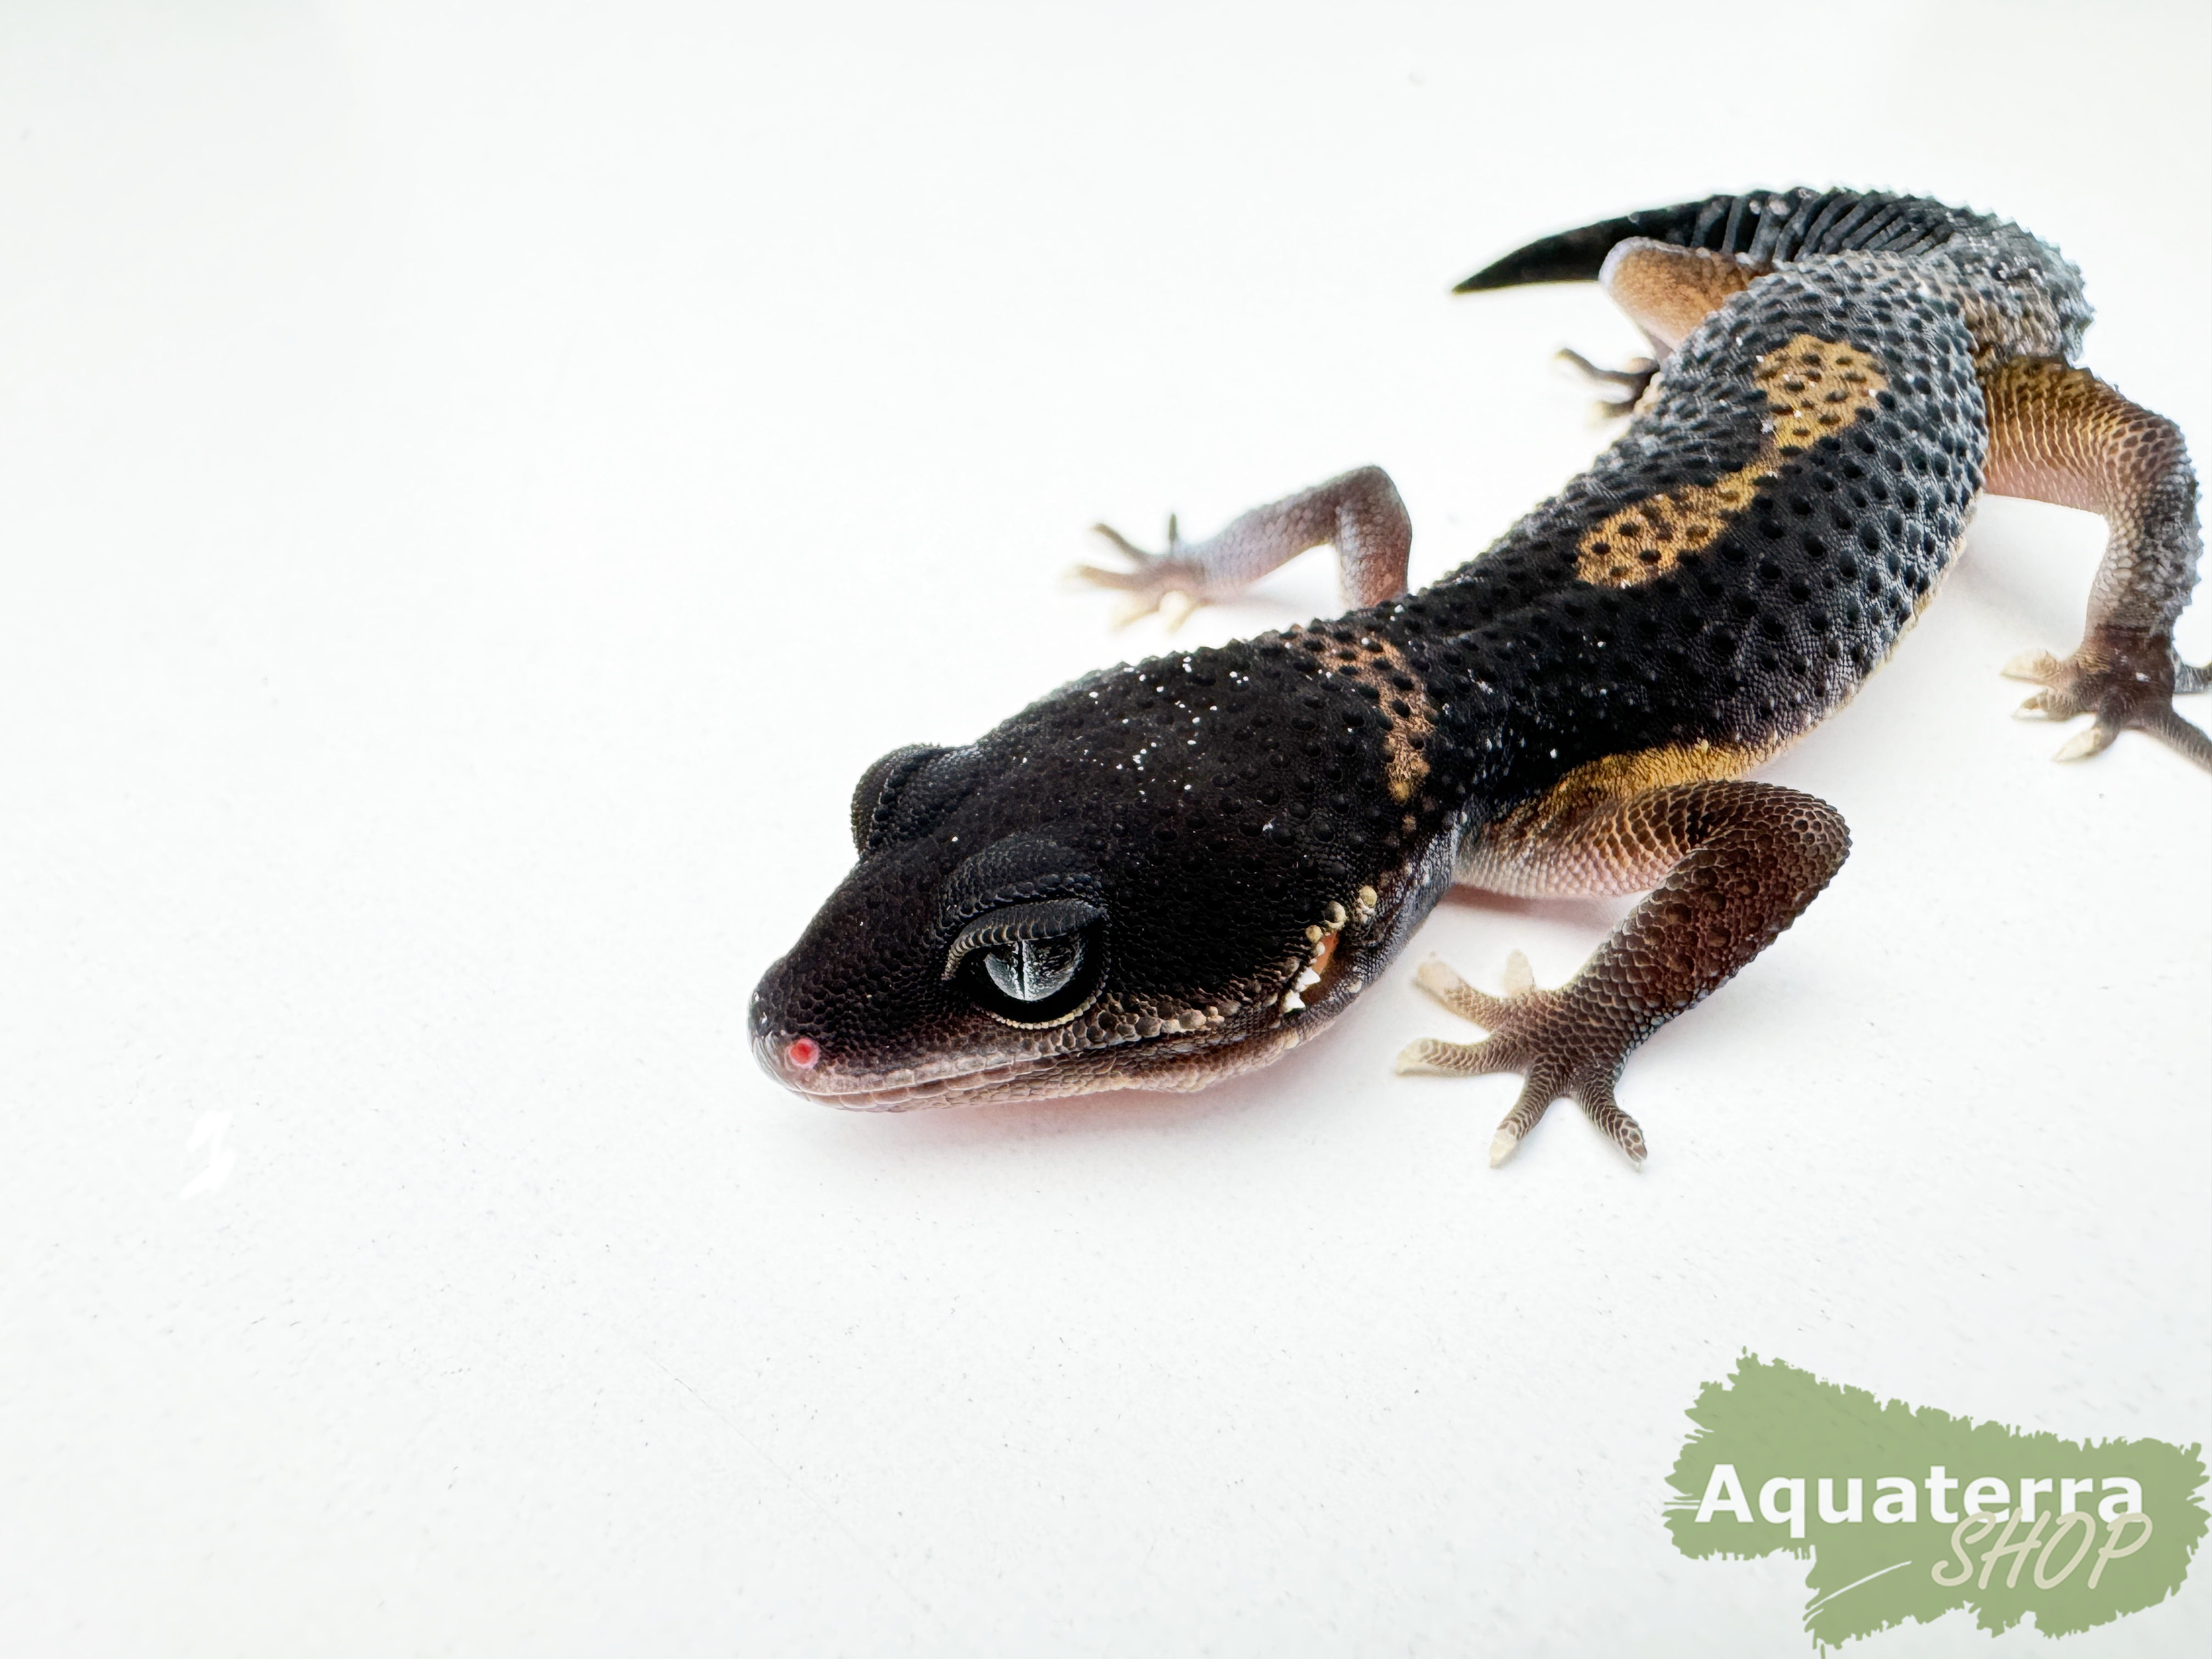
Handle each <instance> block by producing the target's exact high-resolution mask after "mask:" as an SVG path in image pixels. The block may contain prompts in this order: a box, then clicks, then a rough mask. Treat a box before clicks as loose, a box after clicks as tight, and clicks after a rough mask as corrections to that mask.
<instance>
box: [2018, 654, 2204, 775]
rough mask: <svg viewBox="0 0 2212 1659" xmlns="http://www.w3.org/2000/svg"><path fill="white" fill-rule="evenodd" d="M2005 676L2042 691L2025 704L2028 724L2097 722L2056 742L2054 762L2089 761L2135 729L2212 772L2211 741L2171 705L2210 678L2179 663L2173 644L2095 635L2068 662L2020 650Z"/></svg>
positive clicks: (2022, 711)
mask: <svg viewBox="0 0 2212 1659" xmlns="http://www.w3.org/2000/svg"><path fill="white" fill-rule="evenodd" d="M2004 672H2005V677H2006V678H2008V679H2015V680H2029V681H2032V682H2033V683H2034V684H2038V685H2040V686H2041V687H2043V690H2040V691H2038V692H2037V693H2036V694H2035V695H2034V696H2032V697H2030V698H2028V700H2027V702H2023V703H2022V704H2021V706H2020V708H2019V710H2018V714H2019V715H2020V717H2021V719H2023V720H2031V719H2036V718H2041V719H2044V720H2072V719H2074V718H2075V716H2076V715H2079V714H2090V715H2093V716H2094V717H2095V720H2094V722H2093V724H2092V725H2091V726H2089V727H2088V728H2087V730H2086V731H2081V732H2075V734H2074V735H2073V736H2072V737H2070V738H2068V739H2067V740H2066V741H2065V742H2064V743H2063V744H2060V745H2059V749H2058V752H2057V754H2055V755H2053V756H2052V757H2051V758H2052V759H2053V760H2063V761H2070V760H2082V759H2086V758H2087V757H2089V756H2091V755H2094V754H2098V753H2100V752H2101V751H2102V750H2105V749H2106V748H2108V747H2109V746H2110V745H2111V744H2112V739H2113V738H2117V737H2118V736H2119V734H2120V733H2121V732H2124V731H2126V730H2128V729H2129V728H2130V727H2133V728H2134V729H2135V730H2136V731H2138V732H2149V733H2150V735H2151V736H2153V737H2154V738H2158V739H2159V740H2160V742H2161V743H2164V744H2167V745H2168V746H2169V747H2171V748H2173V749H2177V750H2180V752H2181V753H2182V754H2184V755H2185V756H2187V757H2189V758H2190V759H2191V760H2193V761H2195V762H2196V763H2197V764H2198V765H2199V766H2202V767H2204V768H2206V769H2208V770H2212V737H2207V736H2206V735H2205V733H2204V732H2202V731H2201V730H2199V729H2198V728H2197V726H2192V725H2191V724H2190V722H2189V721H2187V720H2184V719H2182V718H2181V716H2180V715H2179V714H2176V713H2175V712H2174V708H2173V697H2174V694H2175V693H2176V692H2178V691H2179V692H2189V691H2201V690H2205V689H2206V687H2207V686H2208V685H2212V673H2208V671H2207V670H2205V669H2201V668H2191V667H2190V666H2189V665H2186V664H2181V663H2177V662H2176V661H2175V660H2174V655H2173V647H2172V644H2171V643H2170V642H2169V641H2166V640H2163V639H2149V638H2143V637H2139V636H2128V635H2092V636H2091V637H2090V638H2088V639H2087V640H2084V641H2082V642H2081V649H2080V650H2078V651H2076V652H2075V653H2074V654H2073V655H2072V656H2070V657H2066V658H2063V659H2062V658H2058V657H2054V656H2052V655H2051V653H2049V652H2048V651H2025V652H2022V653H2021V654H2020V655H2019V656H2017V657H2015V658H2014V659H2012V660H2011V661H2010V662H2008V663H2007V664H2006V665H2004Z"/></svg>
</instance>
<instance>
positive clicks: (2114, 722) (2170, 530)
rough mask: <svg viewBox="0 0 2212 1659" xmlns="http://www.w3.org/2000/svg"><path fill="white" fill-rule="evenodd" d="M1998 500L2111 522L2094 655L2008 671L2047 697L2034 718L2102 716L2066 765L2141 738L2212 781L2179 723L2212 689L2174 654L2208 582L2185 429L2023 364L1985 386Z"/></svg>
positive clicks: (2203, 753)
mask: <svg viewBox="0 0 2212 1659" xmlns="http://www.w3.org/2000/svg"><path fill="white" fill-rule="evenodd" d="M1982 393H1983V398H1984V401H1985V402H1986V404H1987V405H1988V408H1989V417H1990V452H1989V466H1988V482H1987V488H1988V489H1990V492H1991V493H1992V494H1995V495H2024V496H2027V498H2029V499H2030V500H2033V501H2052V502H2056V503H2057V505H2059V506H2061V507H2081V508H2085V509H2087V511H2089V512H2092V513H2100V514H2102V515H2103V517H2104V520H2105V524H2106V544H2105V554H2104V558H2103V560H2102V561H2101V562H2100V563H2099V565H2098V567H2097V574H2096V578H2095V580H2093V582H2092V583H2091V585H2090V589H2089V607H2088V616H2087V620H2086V622H2085V624H2084V626H2083V628H2082V632H2081V645H2080V646H2079V647H2076V648H2075V651H2074V652H2073V653H2072V654H2071V655H2069V656H2066V657H2055V656H2053V655H2051V653H2049V652H2047V651H2029V652H2024V653H2021V655H2019V656H2017V657H2015V658H2014V659H2012V660H2011V661H2010V662H2008V663H2007V664H2006V665H2005V667H2004V672H2005V673H2006V674H2007V675H2008V677H2009V678H2014V679H2023V680H2031V681H2033V682H2034V683H2035V684H2038V685H2040V686H2041V687H2042V688H2043V689H2042V690H2039V691H2038V692H2037V693H2036V694H2035V695H2034V696H2032V697H2030V698H2028V700H2027V702H2024V703H2022V704H2021V706H2020V713H2021V714H2022V715H2024V716H2027V717H2029V718H2034V717H2038V716H2040V717H2041V718H2043V719H2045V720H2072V719H2074V718H2075V717H2076V716H2077V715H2081V714H2088V715H2092V716H2093V717H2094V718H2093V721H2092V723H2091V724H2090V725H2089V726H2087V728H2086V729H2085V730H2083V731H2081V732H2076V733H2075V735H2074V736H2073V737H2071V738H2069V739H2068V740H2067V741H2066V742H2065V744H2063V745H2062V746H2061V747H2060V748H2059V750H2058V751H2057V755H2056V756H2054V757H2053V758H2054V759H2057V760H2081V759H2083V758H2086V757H2088V756H2091V755H2094V754H2097V753H2099V752H2100V751H2101V750H2104V749H2106V748H2108V747H2109V746H2110V745H2111V744H2112V740H2113V738H2117V737H2118V736H2119V734H2120V733H2121V732H2124V731H2126V730H2129V729H2130V728H2133V729H2134V730H2136V731H2139V732H2148V733H2149V734H2150V735H2151V736H2152V737H2154V738H2158V739H2159V740H2160V742H2162V743H2164V744H2167V745H2168V746H2169V747H2171V748H2173V749H2175V750H2179V751H2180V752H2181V753H2182V754H2183V755H2185V756H2186V757H2188V758H2189V759H2191V760H2192V761H2194V762H2196V763H2197V765H2199V766H2202V767H2204V768H2206V769H2212V736H2207V735H2206V734H2205V732H2203V731H2202V730H2201V729H2199V728H2198V727H2197V726H2194V725H2192V724H2191V723H2190V722H2189V721H2188V720H2184V719H2183V718H2182V717H2181V715H2180V714H2178V713H2176V712H2175V709H2174V707H2173V699H2174V697H2175V696H2177V695H2180V694H2186V693H2189V692H2195V691H2203V690H2206V689H2207V688H2208V687H2212V665H2207V666H2206V667H2203V668H2197V667H2192V666H2191V665H2189V664H2187V663H2185V662H2183V661H2181V659H2179V657H2178V656H2177V655H2176V654H2175V653H2174V649H2173V624H2174V622H2175V619H2176V618H2178V617H2179V616H2180V614H2181V611H2182V607H2183V606H2184V605H2186V604H2187V603H2188V602H2189V594H2190V590H2191V588H2192V587H2194V586H2196V582H2197V557H2198V555H2199V553H2200V551H2201V550H2202V547H2203V538H2202V536H2201V534H2200V532H2199V531H2198V529H2197V475H2196V472H2195V471H2194V470H2193V469H2192V468H2191V465H2190V464H2189V450H2188V447H2187V445H2186V444H2185V443H2184V442H2183V441H2182V436H2181V432H2180V428H2178V427H2176V426H2175V425H2174V424H2173V422H2171V421H2169V420H2167V419H2166V418H2165V416H2160V415H2155V414H2153V413H2152V412H2151V411H2150V410H2147V409H2144V408H2142V407H2141V406H2139V405H2137V404H2132V403H2130V402H2129V401H2128V399H2127V398H2124V397H2122V396H2121V395H2120V394H2119V393H2118V392H2116V391H2114V390H2113V389H2112V387H2111V386H2106V384H2105V383H2104V382H2103V381H2102V380H2099V379H2098V378H2097V377H2096V376H2095V375H2094V374H2091V373H2089V371H2088V370H2087V369H2083V368H2072V367H2070V366H2069V365H2068V364H2065V363H2063V362H2056V361H2054V360H2051V359H2045V358H2021V359H2015V360H2014V361H2012V362H2007V363H2002V364H2000V365H1998V366H1997V367H1996V368H1993V369H1990V370H1987V371H1985V372H1984V375H1983V379H1982Z"/></svg>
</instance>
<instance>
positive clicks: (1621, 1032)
mask: <svg viewBox="0 0 2212 1659" xmlns="http://www.w3.org/2000/svg"><path fill="white" fill-rule="evenodd" d="M1706 752H1707V753H1711V751H1706ZM1674 759H1675V757H1665V758H1662V759H1659V760H1658V761H1657V764H1659V765H1668V764H1673V763H1674ZM1691 763H1692V764H1694V763H1696V762H1694V761H1692V762H1691ZM1599 782H1601V781H1599ZM1849 852H1850V832H1849V831H1848V830H1847V829H1845V828H1844V820H1843V817H1842V815H1841V814H1840V813H1838V811H1836V809H1835V808H1834V807H1832V806H1830V805H1828V804H1827V803H1826V801H1823V800H1820V799H1815V798H1814V797H1813V796H1811V795H1807V794H1802V793H1799V792H1798V791H1796V790H1795V789H1784V788H1781V787H1778V786H1776V785H1773V784H1765V783H1746V782H1741V781H1734V780H1728V779H1720V780H1714V781H1705V782H1697V783H1679V784H1668V785H1662V786H1661V787H1656V788H1647V789H1642V790H1639V791H1637V792H1636V793H1622V794H1610V795H1608V794H1607V793H1604V792H1602V789H1601V787H1600V788H1592V787H1588V786H1587V785H1577V786H1575V787H1571V788H1569V789H1568V790H1567V791H1566V792H1565V793H1559V794H1555V795H1554V796H1553V797H1552V798H1548V799H1547V800H1546V801H1543V802H1540V803H1537V804H1536V805H1534V807H1532V808H1531V809H1529V810H1528V811H1524V812H1522V813H1517V814H1516V815H1514V816H1512V817H1509V818H1507V819H1505V820H1504V821H1502V822H1501V823H1498V824H1494V825H1492V826H1491V827H1490V829H1486V831H1485V832H1484V835H1483V838H1482V841H1481V842H1480V843H1478V846H1477V849H1476V854H1475V856H1474V860H1472V861H1471V866H1470V867H1469V869H1468V872H1467V875H1466V879H1468V881H1470V882H1471V883H1473V884H1476V885H1480V886H1484V887H1491V888H1496V889H1498V890H1504V891H1510V892H1521V893H1551V894H1563V893H1620V892H1635V891H1638V890H1642V889H1644V888H1646V887H1652V886H1654V884H1656V890H1655V891H1653V892H1652V893H1651V895H1650V897H1648V898H1646V899H1645V900H1644V902H1643V903H1641V904H1639V905H1638V906H1637V907H1636V908H1635V910H1634V911H1632V913H1631V914H1630V915H1629V917H1628V919H1627V920H1626V921H1624V922H1622V923H1621V924H1620V927H1618V928H1616V929H1615V930H1614V931H1613V935H1612V937H1610V938H1609V939H1607V940H1606V942H1605V943H1604V944H1603V945H1600V946H1599V947H1598V950H1597V952H1596V954H1595V955H1594V956H1592V957H1590V959H1589V962H1588V963H1585V964H1583V969H1582V971H1581V972H1580V973H1578V974H1577V975H1575V976H1574V978H1572V979H1571V980H1570V981H1567V983H1566V984H1565V985H1563V986H1561V987H1559V989H1557V990H1541V989H1539V988H1537V987H1536V985H1535V983H1534V976H1533V975H1531V974H1530V973H1529V972H1528V963H1527V962H1526V961H1525V960H1524V959H1522V958H1521V957H1520V956H1519V953H1518V952H1516V953H1515V958H1514V960H1513V961H1512V962H1511V963H1509V964H1508V968H1507V990H1506V994H1505V995H1504V996H1503V997H1493V996H1489V995H1486V994H1484V993H1482V992H1480V991H1477V990H1475V989H1474V987H1472V986H1470V985H1468V983H1467V982H1466V981H1464V980H1462V979H1461V978H1460V976H1459V975H1457V974H1455V973H1454V972H1452V970H1451V969H1449V968H1447V967H1445V966H1444V965H1443V963H1440V962H1431V963H1428V964H1427V965H1425V967H1424V968H1422V969H1421V970H1420V972H1419V975H1418V976H1417V982H1418V983H1419V985H1420V986H1421V987H1422V988H1423V989H1424V990H1425V991H1427V992H1429V993H1430V994H1431V995H1433V996H1435V997H1436V998H1437V1000H1440V1001H1441V1002H1443V1005H1444V1006H1446V1007H1448V1008H1449V1009H1450V1010H1452V1012H1455V1013H1457V1014H1460V1015H1462V1016H1464V1017H1465V1018H1468V1019H1470V1020H1473V1021H1474V1023H1475V1024H1478V1025H1480V1026H1482V1027H1483V1028H1484V1029H1486V1030H1488V1031H1489V1032H1490V1033H1491V1036H1490V1038H1489V1040H1488V1041H1487V1042H1479V1043H1473V1044H1469V1043H1459V1042H1437V1041H1434V1040H1431V1039H1424V1040H1422V1041H1421V1042H1415V1043H1412V1044H1410V1045H1408V1046H1407V1048H1406V1049H1405V1050H1404V1051H1403V1052H1402V1053H1401V1054H1399V1056H1398V1070H1399V1071H1400V1072H1401V1073H1431V1074H1436V1075H1441V1076H1458V1077H1473V1076H1480V1075H1482V1074H1485V1073H1492V1072H1518V1073H1522V1075H1523V1076H1524V1077H1525V1078H1526V1079H1528V1081H1527V1084H1526V1085H1525V1086H1524V1087H1523V1088H1522V1091H1521V1097H1520V1099H1519V1100H1518V1101H1516V1103H1515V1104H1514V1107H1513V1109H1512V1110H1511V1111H1510V1113H1508V1114H1507V1115H1506V1117H1505V1121H1504V1122H1503V1123H1501V1124H1499V1125H1498V1135H1497V1138H1496V1139H1495V1140H1493V1141H1492V1144H1491V1149H1490V1161H1491V1164H1492V1166H1493V1167H1495V1166H1496V1165H1498V1164H1503V1163H1504V1162H1505V1160H1506V1159H1507V1158H1510V1157H1511V1156H1512V1155H1513V1152H1514V1149H1515V1148H1516V1147H1517V1146H1519V1145H1520V1144H1521V1141H1522V1138H1523V1137H1524V1136H1526V1135H1527V1134H1528V1132H1529V1130H1531V1129H1532V1128H1534V1127H1535V1125H1536V1122H1537V1121H1538V1120H1539V1119H1541V1117H1542V1116H1543V1115H1544V1113H1545V1111H1546V1110H1547V1109H1548V1108H1549V1107H1550V1105H1551V1103H1553V1101H1554V1100H1556V1099H1558V1098H1559V1097H1560V1096H1561V1095H1571V1096H1573V1097H1574V1098H1575V1099H1576V1101H1577V1102H1578V1103H1580V1104H1581V1106H1582V1109H1583V1111H1584V1112H1585V1113H1587V1114H1588V1115H1589V1118H1590V1121H1592V1122H1594V1123H1595V1124H1596V1125H1597V1126H1598V1127H1599V1128H1601V1130H1603V1131H1604V1132H1605V1133H1606V1135H1607V1138H1608V1139H1611V1140H1612V1141H1613V1144H1614V1145H1615V1146H1619V1147H1620V1150H1621V1151H1622V1152H1625V1153H1626V1154H1627V1156H1628V1158H1629V1161H1630V1162H1631V1163H1633V1164H1638V1165H1639V1166H1640V1165H1641V1164H1643V1162H1644V1152H1645V1145H1644V1131H1643V1130H1642V1129H1641V1128H1640V1127H1638V1124H1637V1122H1636V1120H1635V1119H1634V1118H1632V1117H1631V1116H1630V1115H1628V1114H1627V1113H1626V1112H1625V1111H1623V1110H1622V1109H1620V1104H1619V1103H1617V1102H1616V1101H1615V1100H1614V1098H1613V1086H1614V1085H1615V1083H1616V1082H1617V1081H1618V1080H1619V1079H1620V1071H1621V1067H1622V1066H1623V1065H1624V1064H1625V1063H1626V1060H1627V1059H1628V1056H1629V1054H1631V1053H1632V1052H1633V1051H1634V1050H1635V1048H1637V1047H1638V1044H1640V1043H1642V1042H1644V1039H1645V1038H1647V1037H1649V1036H1650V1035H1651V1034H1652V1033H1653V1032H1654V1031H1656V1030H1658V1029H1659V1028H1660V1027H1661V1026H1662V1025H1663V1024H1666V1023H1667V1022H1668V1020H1670V1019H1672V1018H1674V1016H1675V1015H1677V1014H1679V1013H1680V1012H1683V1011H1684V1010H1685V1009H1686V1008H1690V1007H1692V1006H1695V1005H1696V1004H1698V1003H1699V1002H1702V1001H1703V1000H1705V998H1706V997H1708V996H1710V995H1711V994H1712V993H1713V992H1715V991H1717V990H1718V989H1719V988H1720V987H1721V986H1723V984H1725V983H1726V982H1727V981H1729V979H1730V978H1732V977H1733V976H1734V975H1735V973H1736V970H1737V969H1741V967H1743V965H1744V964H1745V963H1748V962H1749V961H1750V960H1751V959H1752V958H1753V957H1755V956H1757V955H1758V954H1759V952H1760V951H1763V950H1765V948H1766V947H1767V946H1768V945H1770V944H1771V943H1772V942H1773V941H1774V939H1775V938H1776V937H1777V935H1778V934H1779V933H1781V932H1782V930H1783V929H1784V928H1785V927H1789V925H1790V923H1791V922H1792V921H1796V919H1797V917H1798V915H1800V914H1801V913H1802V911H1803V910H1804V908H1805V907H1806V906H1807V905H1808V904H1810V903H1811V902H1813V900H1814V898H1815V897H1816V896H1818V895H1819V894H1820V890H1821V889H1822V888H1824V887H1826V885H1827V884H1828V881H1829V879H1830V878H1832V876H1833V875H1834V874H1835V872H1836V871H1837V870H1838V868H1839V867H1841V866H1842V864H1843V861H1844V856H1845V854H1848V853H1849Z"/></svg>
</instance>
